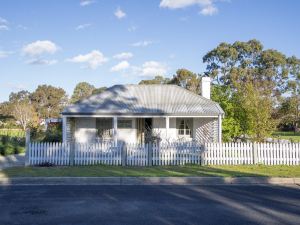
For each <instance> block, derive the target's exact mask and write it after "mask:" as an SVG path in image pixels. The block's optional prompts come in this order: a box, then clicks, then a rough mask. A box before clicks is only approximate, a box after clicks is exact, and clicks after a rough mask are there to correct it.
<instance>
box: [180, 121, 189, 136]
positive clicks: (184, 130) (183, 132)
mask: <svg viewBox="0 0 300 225" xmlns="http://www.w3.org/2000/svg"><path fill="white" fill-rule="evenodd" d="M177 124H178V125H177V129H178V136H184V137H191V136H192V130H191V129H192V128H191V125H192V120H191V119H179V120H178V121H177Z"/></svg>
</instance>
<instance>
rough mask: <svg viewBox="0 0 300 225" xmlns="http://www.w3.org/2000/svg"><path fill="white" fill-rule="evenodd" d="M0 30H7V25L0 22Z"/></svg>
mask: <svg viewBox="0 0 300 225" xmlns="http://www.w3.org/2000/svg"><path fill="white" fill-rule="evenodd" d="M0 30H9V28H8V26H7V25H1V24H0Z"/></svg>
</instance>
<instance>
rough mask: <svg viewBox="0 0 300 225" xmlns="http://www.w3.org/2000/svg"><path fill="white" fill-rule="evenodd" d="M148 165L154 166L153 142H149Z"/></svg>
mask: <svg viewBox="0 0 300 225" xmlns="http://www.w3.org/2000/svg"><path fill="white" fill-rule="evenodd" d="M147 150H148V166H152V165H153V164H152V158H153V157H152V156H153V144H152V142H149V144H148V149H147Z"/></svg>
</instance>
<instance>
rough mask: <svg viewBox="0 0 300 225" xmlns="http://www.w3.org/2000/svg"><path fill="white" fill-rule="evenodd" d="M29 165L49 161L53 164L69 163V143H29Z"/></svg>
mask: <svg viewBox="0 0 300 225" xmlns="http://www.w3.org/2000/svg"><path fill="white" fill-rule="evenodd" d="M26 151H27V154H28V163H29V165H41V164H45V163H51V164H54V165H60V166H62V165H69V164H70V144H68V143H36V142H32V143H29V145H28V149H26Z"/></svg>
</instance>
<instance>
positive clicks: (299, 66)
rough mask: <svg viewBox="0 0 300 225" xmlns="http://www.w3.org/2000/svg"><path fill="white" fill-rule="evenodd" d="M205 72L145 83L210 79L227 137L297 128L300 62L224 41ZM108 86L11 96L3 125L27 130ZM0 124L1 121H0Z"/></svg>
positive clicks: (252, 43)
mask: <svg viewBox="0 0 300 225" xmlns="http://www.w3.org/2000/svg"><path fill="white" fill-rule="evenodd" d="M202 61H203V63H205V64H206V71H205V72H203V73H194V72H192V71H190V70H187V69H184V68H182V69H179V70H177V71H176V73H175V74H174V75H173V76H172V77H171V78H165V77H163V76H160V75H157V76H155V77H154V79H149V80H141V81H140V82H139V84H141V85H151V84H175V85H179V86H181V87H183V88H186V89H188V90H190V91H192V92H194V93H197V94H200V93H201V78H202V77H203V76H209V77H211V78H212V81H213V82H212V100H214V101H216V102H218V103H219V104H220V105H221V107H222V108H223V110H224V111H225V118H224V120H223V139H224V140H225V141H232V140H235V139H236V138H243V137H244V138H251V139H253V140H256V141H261V140H263V139H264V138H265V137H268V136H270V134H271V133H272V132H273V131H274V130H275V129H278V128H280V129H293V130H294V131H295V132H296V131H298V129H299V122H300V118H299V116H300V115H299V109H300V97H299V89H300V60H299V59H298V58H297V57H295V56H291V57H287V56H285V55H284V54H283V53H281V52H279V51H277V50H274V49H264V47H263V45H262V44H261V43H260V42H259V41H258V40H255V39H254V40H249V41H247V42H240V41H237V42H234V43H220V44H219V45H218V46H217V47H216V48H214V49H212V50H211V51H209V52H208V53H207V54H206V55H205V56H204V57H203V59H202ZM105 89H106V87H100V88H96V87H94V86H93V85H91V84H89V83H87V82H81V83H79V84H77V85H76V87H75V89H74V91H73V94H72V96H71V97H70V98H68V97H67V95H66V92H65V91H64V90H63V89H62V88H57V87H53V86H50V85H41V86H38V88H37V89H36V90H35V91H34V92H33V93H29V92H28V91H20V92H17V93H11V94H10V97H9V101H7V102H3V103H1V104H0V121H4V118H11V119H13V120H15V121H18V124H19V126H21V127H22V128H23V129H26V127H31V126H37V124H38V121H39V120H40V119H44V118H49V117H59V116H60V112H61V110H62V108H63V107H64V106H66V105H67V104H70V103H75V102H78V101H80V100H81V99H83V98H86V97H88V96H90V95H93V94H98V93H101V92H103V91H104V90H105ZM0 125H1V123H0Z"/></svg>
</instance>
